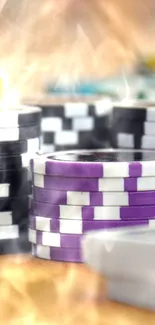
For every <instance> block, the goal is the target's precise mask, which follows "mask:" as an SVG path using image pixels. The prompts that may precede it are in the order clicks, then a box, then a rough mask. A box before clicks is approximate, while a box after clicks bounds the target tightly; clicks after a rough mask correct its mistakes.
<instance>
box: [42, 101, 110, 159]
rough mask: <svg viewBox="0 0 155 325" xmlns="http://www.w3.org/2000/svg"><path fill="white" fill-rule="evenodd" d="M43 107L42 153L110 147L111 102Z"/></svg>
mask: <svg viewBox="0 0 155 325" xmlns="http://www.w3.org/2000/svg"><path fill="white" fill-rule="evenodd" d="M90 102H91V103H90ZM40 106H41V107H42V114H43V115H42V126H41V129H42V134H43V137H42V150H43V152H46V153H48V152H53V151H61V150H75V149H98V148H109V147H110V123H111V111H112V103H111V100H109V99H102V100H96V101H83V102H78V101H77V102H67V101H64V102H63V103H62V104H58V103H56V104H49V105H47V104H46V105H45V104H43V105H40Z"/></svg>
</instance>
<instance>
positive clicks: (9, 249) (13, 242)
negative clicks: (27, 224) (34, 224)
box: [0, 232, 31, 255]
mask: <svg viewBox="0 0 155 325" xmlns="http://www.w3.org/2000/svg"><path fill="white" fill-rule="evenodd" d="M30 251H31V244H30V242H29V241H28V236H27V232H20V235H19V237H18V238H11V239H1V240H0V255H16V254H21V253H22V254H26V253H30Z"/></svg>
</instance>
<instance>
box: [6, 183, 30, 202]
mask: <svg viewBox="0 0 155 325" xmlns="http://www.w3.org/2000/svg"><path fill="white" fill-rule="evenodd" d="M16 185H17V184H16ZM31 186H32V185H31V182H30V181H28V182H27V183H26V184H24V185H23V186H20V187H16V188H14V186H13V185H12V184H10V183H8V184H7V183H6V184H5V183H4V184H0V201H1V198H5V199H6V200H7V198H10V197H16V195H17V196H22V195H23V196H24V195H29V194H30V193H31ZM0 204H1V203H0Z"/></svg>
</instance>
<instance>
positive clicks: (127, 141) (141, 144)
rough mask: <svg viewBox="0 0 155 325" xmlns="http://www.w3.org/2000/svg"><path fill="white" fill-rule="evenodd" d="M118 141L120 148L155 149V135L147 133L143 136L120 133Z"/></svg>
mask: <svg viewBox="0 0 155 325" xmlns="http://www.w3.org/2000/svg"><path fill="white" fill-rule="evenodd" d="M116 141H117V147H119V148H127V149H135V148H140V149H155V136H150V135H148V136H147V135H145V136H142V137H141V136H136V135H135V134H127V133H118V134H117V137H116ZM144 153H145V152H144ZM143 157H145V156H143Z"/></svg>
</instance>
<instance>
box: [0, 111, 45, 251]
mask: <svg viewBox="0 0 155 325" xmlns="http://www.w3.org/2000/svg"><path fill="white" fill-rule="evenodd" d="M40 124H41V109H40V108H37V107H27V106H20V107H18V106H17V107H12V108H10V109H7V110H1V111H0V254H16V253H23V252H27V251H30V245H29V242H28V233H27V228H28V212H29V196H30V195H31V194H32V183H31V182H32V180H31V174H30V170H29V163H30V159H31V158H32V157H33V156H34V153H36V152H38V150H39V149H40V136H41V131H40Z"/></svg>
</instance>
